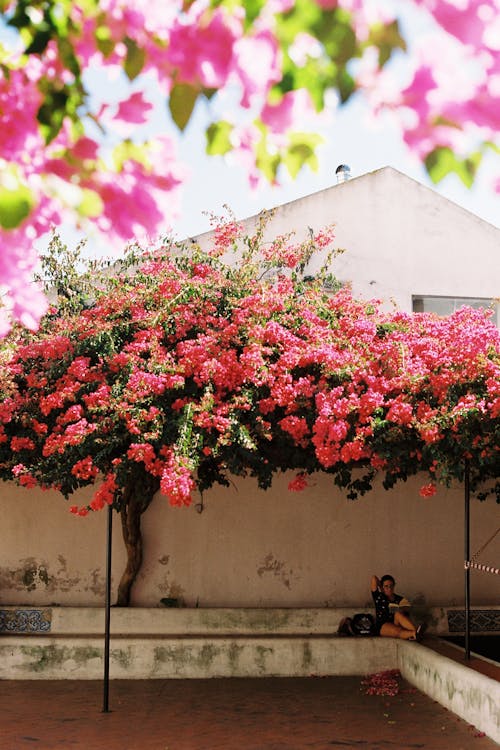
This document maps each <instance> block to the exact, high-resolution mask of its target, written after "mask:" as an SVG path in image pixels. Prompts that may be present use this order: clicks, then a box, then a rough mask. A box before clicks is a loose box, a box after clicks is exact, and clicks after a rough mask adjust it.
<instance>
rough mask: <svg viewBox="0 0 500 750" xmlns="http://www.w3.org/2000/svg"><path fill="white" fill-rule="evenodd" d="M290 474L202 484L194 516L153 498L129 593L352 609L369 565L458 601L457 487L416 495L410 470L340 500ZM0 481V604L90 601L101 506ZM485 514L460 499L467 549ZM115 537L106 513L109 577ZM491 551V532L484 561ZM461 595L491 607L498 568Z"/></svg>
mask: <svg viewBox="0 0 500 750" xmlns="http://www.w3.org/2000/svg"><path fill="white" fill-rule="evenodd" d="M289 479H290V477H288V476H286V477H285V476H281V477H278V478H277V479H276V482H275V485H274V487H273V489H272V490H269V491H267V492H263V491H260V490H258V489H257V487H256V484H255V482H254V481H253V480H241V479H238V478H236V479H235V480H234V486H232V487H231V488H229V489H223V488H215V489H213V490H211V491H210V492H207V493H206V494H205V497H204V509H203V511H202V512H201V513H199V512H197V510H196V508H195V507H194V505H193V506H192V507H190V508H181V509H179V508H172V507H170V506H169V505H168V502H167V501H166V500H165V498H163V497H162V496H161V495H157V496H156V497H155V499H154V501H153V503H152V505H151V507H150V508H149V510H148V511H147V513H146V514H145V516H144V519H143V530H144V546H145V558H144V564H143V569H142V572H141V574H140V575H139V578H138V581H137V583H136V585H135V588H134V591H133V597H132V603H133V604H134V605H135V606H141V607H146V606H149V607H155V606H157V605H159V602H160V599H162V598H164V597H176V598H178V599H180V600H181V602H182V603H183V604H184V605H186V606H190V607H193V606H197V605H198V606H200V607H225V606H232V607H239V606H246V607H250V606H256V607H280V606H281V607H301V606H308V607H312V606H317V607H323V606H337V607H342V606H346V607H350V606H353V607H354V606H355V607H361V606H365V605H367V604H368V603H369V601H370V598H369V590H368V589H369V578H370V575H371V574H372V573H377V574H378V575H382V574H383V573H386V572H391V573H393V575H394V576H395V577H396V579H397V581H398V583H399V587H398V588H399V589H400V590H401V591H403V592H404V593H405V594H406V595H407V596H409V597H410V598H411V599H413V600H417V601H425V603H426V604H442V605H454V604H461V603H462V602H463V578H464V575H463V491H462V489H461V488H460V487H457V488H456V489H454V490H444V489H443V490H440V491H439V493H438V495H436V496H435V497H434V498H430V499H423V498H421V497H420V496H419V494H418V488H419V486H420V484H421V483H422V482H420V481H419V480H418V478H415V479H413V480H411V481H410V482H408V483H406V484H405V485H401V486H400V487H399V488H396V489H394V490H391V491H389V492H385V491H384V490H383V489H382V488H381V487H378V488H377V489H375V490H374V491H373V492H372V493H370V494H369V495H367V496H365V497H363V498H359V499H358V500H356V501H354V502H352V501H348V500H346V499H345V497H344V496H343V495H342V494H341V493H340V491H338V490H337V489H336V488H335V487H333V486H332V481H331V478H329V477H327V476H325V475H318V476H317V477H315V479H314V486H311V487H309V488H308V489H306V490H305V491H304V492H302V493H291V492H288V490H287V483H288V480H289ZM0 490H1V503H2V511H3V524H2V525H3V534H2V546H1V549H0V602H1V603H2V604H5V605H6V604H37V605H49V604H60V605H66V606H69V605H73V606H96V605H100V604H102V602H103V600H104V570H105V528H106V514H105V513H102V512H101V513H96V514H92V515H90V516H88V517H87V518H77V517H74V516H72V515H71V514H70V513H69V512H68V505H66V504H65V502H64V500H62V498H60V496H58V495H56V494H55V493H42V492H39V491H38V490H24V489H20V488H17V487H15V486H13V485H12V486H11V485H6V484H4V485H2V486H1V487H0ZM87 494H89V493H87ZM83 499H84V498H83V497H82V496H80V497H79V500H81V501H83ZM195 502H196V501H195ZM498 511H499V508H498V505H496V504H495V503H494V502H493V501H489V502H486V503H479V502H477V501H475V502H473V503H472V513H471V530H472V538H471V551H472V552H474V551H475V550H476V549H477V548H478V547H479V546H480V545H481V544H482V543H483V542H484V541H486V539H487V538H488V537H489V536H490V535H491V534H492V532H493V531H494V529H495V528H496V527H497V526H498V516H499V512H498ZM120 534H121V530H120V525H119V519H118V518H117V517H116V516H115V523H114V549H113V577H114V581H113V583H114V586H116V583H117V580H118V577H119V575H120V573H121V571H122V569H123V566H124V550H123V545H122V542H121V537H120ZM499 559H500V537H497V539H496V540H495V542H494V543H493V544H492V545H491V546H490V547H489V548H488V550H487V552H485V553H484V555H483V560H484V561H485V562H489V563H490V564H496V565H497V564H498V560H499ZM495 561H496V562H495ZM471 593H472V603H476V604H495V603H498V601H499V594H500V580H499V577H498V576H494V575H489V574H486V573H480V572H472V573H471Z"/></svg>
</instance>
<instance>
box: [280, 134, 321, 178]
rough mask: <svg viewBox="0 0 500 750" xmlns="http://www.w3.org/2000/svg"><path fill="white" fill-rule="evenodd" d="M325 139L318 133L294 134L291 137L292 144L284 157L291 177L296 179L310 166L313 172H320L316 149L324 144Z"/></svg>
mask: <svg viewBox="0 0 500 750" xmlns="http://www.w3.org/2000/svg"><path fill="white" fill-rule="evenodd" d="M323 140H324V139H323V138H322V137H321V136H320V135H318V134H316V133H293V134H292V135H291V137H290V141H291V144H290V146H289V147H288V149H287V151H286V153H285V155H284V157H283V163H284V164H285V166H286V168H287V169H288V172H289V173H290V176H291V177H293V178H295V177H296V176H297V174H298V173H299V172H300V170H301V169H302V167H304V166H306V165H307V166H308V167H310V169H312V170H313V172H316V171H317V170H318V157H317V156H316V147H317V146H318V145H319V144H320V143H322V142H323Z"/></svg>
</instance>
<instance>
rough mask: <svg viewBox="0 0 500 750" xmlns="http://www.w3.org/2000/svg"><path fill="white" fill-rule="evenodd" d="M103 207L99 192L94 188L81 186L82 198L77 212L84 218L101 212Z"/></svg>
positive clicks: (93, 216)
mask: <svg viewBox="0 0 500 750" xmlns="http://www.w3.org/2000/svg"><path fill="white" fill-rule="evenodd" d="M103 209H104V205H103V202H102V198H101V196H100V195H99V193H96V192H95V190H89V189H88V188H83V190H82V200H81V201H80V204H79V206H78V209H77V210H78V213H79V214H80V215H81V216H85V217H86V218H95V217H97V216H100V215H101V214H102V212H103Z"/></svg>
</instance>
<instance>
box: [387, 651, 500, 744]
mask: <svg viewBox="0 0 500 750" xmlns="http://www.w3.org/2000/svg"><path fill="white" fill-rule="evenodd" d="M397 645H398V669H399V670H400V671H401V674H402V675H403V677H404V678H405V679H406V680H408V682H410V683H411V684H412V685H414V686H415V687H416V688H418V689H419V690H421V691H422V692H423V693H425V694H426V695H428V696H429V697H430V698H432V699H433V700H435V701H438V703H440V704H441V705H442V706H444V707H445V708H447V709H449V710H450V711H453V713H455V714H457V716H460V717H461V718H462V719H465V721H467V722H469V724H473V725H474V726H475V727H477V728H478V729H479V730H481V731H482V732H485V733H486V734H487V735H488V737H491V739H492V740H495V742H498V743H499V744H500V683H499V682H497V681H496V680H493V679H491V678H490V677H486V676H485V675H483V674H480V673H479V672H475V671H474V670H472V669H469V668H468V667H467V666H465V665H462V664H459V663H457V662H455V661H452V660H451V659H448V658H447V657H446V656H442V655H441V654H438V653H436V652H435V651H432V650H431V649H429V648H426V647H425V646H423V645H422V644H414V643H407V642H404V641H398V642H397Z"/></svg>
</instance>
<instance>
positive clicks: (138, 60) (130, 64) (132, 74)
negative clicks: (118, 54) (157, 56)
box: [123, 37, 146, 81]
mask: <svg viewBox="0 0 500 750" xmlns="http://www.w3.org/2000/svg"><path fill="white" fill-rule="evenodd" d="M124 41H125V47H126V48H127V55H126V57H125V63H124V65H123V68H124V70H125V73H126V74H127V77H128V79H129V81H133V80H134V78H137V76H138V75H139V73H140V72H141V71H142V69H143V67H144V63H145V61H146V53H145V52H144V50H143V49H142V48H141V47H139V45H138V44H137V43H136V42H135V41H134V40H133V39H130V38H129V37H126V38H125V40H124Z"/></svg>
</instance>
